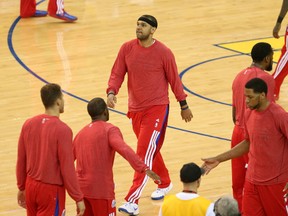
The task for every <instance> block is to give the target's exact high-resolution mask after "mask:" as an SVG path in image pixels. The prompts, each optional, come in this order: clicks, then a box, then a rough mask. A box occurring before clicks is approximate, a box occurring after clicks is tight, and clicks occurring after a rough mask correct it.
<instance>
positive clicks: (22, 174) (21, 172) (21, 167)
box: [16, 125, 27, 191]
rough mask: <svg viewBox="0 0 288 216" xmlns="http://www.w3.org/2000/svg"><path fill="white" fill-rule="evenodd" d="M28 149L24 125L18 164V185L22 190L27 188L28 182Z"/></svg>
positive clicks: (19, 144) (19, 143) (19, 146)
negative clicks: (26, 148) (25, 142)
mask: <svg viewBox="0 0 288 216" xmlns="http://www.w3.org/2000/svg"><path fill="white" fill-rule="evenodd" d="M26 176H27V174H26V151H25V144H24V125H23V127H22V130H21V133H20V137H19V140H18V156H17V164H16V177H17V186H18V189H19V190H20V191H23V190H25V184H26Z"/></svg>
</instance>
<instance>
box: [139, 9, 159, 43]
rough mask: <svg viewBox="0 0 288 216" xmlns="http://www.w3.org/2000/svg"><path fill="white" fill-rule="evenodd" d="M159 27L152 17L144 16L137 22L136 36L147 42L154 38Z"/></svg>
mask: <svg viewBox="0 0 288 216" xmlns="http://www.w3.org/2000/svg"><path fill="white" fill-rule="evenodd" d="M157 27H158V22H157V20H156V18H155V17H153V16H151V15H142V16H141V17H139V18H138V20H137V28H136V35H137V38H138V39H139V40H147V39H148V38H149V37H152V36H153V34H154V32H155V31H156V29H157Z"/></svg>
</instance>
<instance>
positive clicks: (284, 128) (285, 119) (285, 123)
mask: <svg viewBox="0 0 288 216" xmlns="http://www.w3.org/2000/svg"><path fill="white" fill-rule="evenodd" d="M274 118H275V121H276V122H277V121H279V122H280V124H279V127H280V130H281V132H282V134H283V135H284V136H285V137H286V138H287V139H288V113H287V112H286V111H285V110H283V112H282V113H281V114H280V115H276V116H274Z"/></svg>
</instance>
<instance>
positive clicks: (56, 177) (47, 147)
mask: <svg viewBox="0 0 288 216" xmlns="http://www.w3.org/2000/svg"><path fill="white" fill-rule="evenodd" d="M72 138H73V134H72V130H71V129H70V128H69V127H68V126H67V125H66V124H65V123H63V122H62V121H61V120H60V119H59V118H58V117H57V116H49V115H46V114H41V115H38V116H35V117H33V118H31V119H28V120H27V121H26V122H25V123H24V125H23V127H22V131H21V134H20V137H19V142H18V158H17V168H16V176H17V185H18V188H19V190H21V191H22V190H25V183H26V178H27V176H29V177H31V178H33V179H34V180H37V181H40V182H42V183H46V184H54V185H64V187H65V188H66V190H67V192H68V193H69V195H70V196H71V197H72V198H73V199H74V200H75V201H76V202H78V201H81V200H82V199H83V194H82V192H81V190H80V187H79V184H78V182H77V177H76V172H75V167H74V157H73V146H72Z"/></svg>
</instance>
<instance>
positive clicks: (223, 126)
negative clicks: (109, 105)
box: [0, 0, 288, 216]
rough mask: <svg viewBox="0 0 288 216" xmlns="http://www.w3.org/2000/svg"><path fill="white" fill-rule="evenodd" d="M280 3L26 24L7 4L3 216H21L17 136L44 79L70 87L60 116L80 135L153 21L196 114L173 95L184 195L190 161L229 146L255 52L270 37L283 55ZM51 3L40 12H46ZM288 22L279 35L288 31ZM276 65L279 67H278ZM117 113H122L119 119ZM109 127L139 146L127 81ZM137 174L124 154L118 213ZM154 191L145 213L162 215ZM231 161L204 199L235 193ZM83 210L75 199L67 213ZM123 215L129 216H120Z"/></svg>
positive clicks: (79, 4)
mask: <svg viewBox="0 0 288 216" xmlns="http://www.w3.org/2000/svg"><path fill="white" fill-rule="evenodd" d="M281 3H282V1H276V2H273V1H248V0H242V1H235V0H232V1H226V0H218V1H196V0H179V1H173V0H130V1H129V0H106V1H95V0H94V1H93V0H80V1H71V0H67V1H66V2H65V9H66V10H67V12H68V13H71V14H73V15H76V16H78V18H79V20H78V21H77V22H76V23H65V22H62V21H60V20H57V19H54V18H51V17H44V18H29V19H20V18H19V17H18V16H19V2H18V1H11V0H0V6H1V9H2V10H1V12H0V15H1V18H2V19H1V26H2V28H1V31H0V46H1V47H0V48H1V51H0V57H1V63H0V64H1V73H0V75H1V77H0V78H1V86H0V88H1V93H0V94H1V100H0V103H1V114H0V115H1V118H0V121H1V124H0V125H1V126H0V127H1V140H0V147H1V148H0V149H1V150H0V158H1V164H0V170H1V174H2V175H1V178H0V190H1V193H0V202H1V205H0V215H5V216H21V215H25V210H23V209H21V208H20V207H18V205H17V199H16V196H17V187H16V177H15V164H16V156H17V141H18V135H19V132H20V129H21V126H22V124H23V122H24V121H25V120H26V119H27V118H28V117H31V116H33V115H36V114H38V113H42V112H43V107H42V104H41V101H40V96H39V90H40V88H41V87H42V86H43V85H44V83H45V82H55V83H58V84H60V85H61V86H62V88H63V89H64V90H65V92H66V93H67V94H65V103H66V107H65V113H64V114H63V115H62V116H61V119H62V120H63V121H64V122H66V123H67V124H68V125H69V126H71V128H72V129H73V132H74V134H76V133H77V132H78V131H79V129H80V128H82V127H83V126H84V125H85V124H87V123H88V122H89V121H90V119H89V116H88V114H87V113H86V102H87V101H88V100H90V99H92V98H93V97H96V96H97V97H104V98H106V93H105V90H106V85H107V80H108V77H109V75H110V70H111V67H112V65H113V62H114V60H115V58H116V55H117V53H118V50H119V48H120V46H121V45H122V43H124V42H125V41H127V40H130V39H133V38H135V27H136V21H137V19H138V17H140V16H141V15H143V14H151V15H154V16H155V17H156V18H157V19H158V24H159V27H158V29H157V31H156V33H155V34H154V36H155V38H156V39H158V40H160V41H161V42H163V43H164V44H166V45H167V46H168V47H169V48H171V50H172V51H173V53H174V55H175V57H176V60H177V64H178V69H179V74H180V73H181V75H182V81H183V84H184V86H185V88H186V90H187V91H186V92H187V94H188V95H189V96H188V99H187V100H188V102H189V105H190V107H191V109H192V112H193V114H194V118H193V120H192V122H191V123H185V122H183V121H182V120H181V116H180V109H179V105H178V103H177V102H176V100H175V97H174V95H173V94H172V93H171V94H170V101H171V107H170V116H169V122H168V124H169V128H168V129H167V135H166V139H165V143H164V146H163V148H162V153H163V156H164V159H165V161H166V164H167V167H168V169H169V171H170V174H171V178H172V181H173V184H174V188H173V189H172V191H171V193H177V192H178V191H180V190H181V183H180V181H179V170H180V168H181V167H182V165H183V164H184V163H187V162H191V161H193V162H196V163H198V164H199V165H201V164H202V162H201V158H202V157H208V156H214V155H215V154H217V153H220V152H222V151H224V150H228V149H229V148H230V137H231V133H232V128H233V124H232V118H231V106H230V104H231V84H232V80H233V78H234V77H235V75H236V73H238V72H239V71H240V70H242V69H243V68H245V67H247V66H249V65H250V63H251V59H250V56H249V55H247V53H249V52H250V49H251V46H253V45H254V44H255V43H256V42H258V41H262V40H265V41H266V40H268V41H269V42H270V43H271V44H272V46H273V47H274V48H275V49H276V50H275V56H274V61H275V62H276V61H277V60H278V57H279V52H278V53H277V51H279V50H280V49H281V46H282V44H283V42H284V41H283V38H281V39H279V40H276V39H272V28H273V26H274V22H275V20H276V17H277V16H278V13H279V10H280V6H281ZM46 7H47V1H43V2H41V3H40V4H39V5H38V9H46ZM286 23H287V20H284V21H283V25H282V29H281V33H282V35H283V33H284V32H285V24H286ZM274 66H275V64H274ZM280 97H281V98H280V100H279V103H280V104H281V105H283V107H284V108H286V109H287V108H288V88H287V82H286V81H285V82H284V84H283V85H282V91H281V95H280ZM115 111H116V112H115ZM115 111H114V110H113V111H111V112H110V115H111V118H110V119H111V120H110V122H111V123H113V124H115V125H117V126H118V127H119V128H120V129H121V130H122V133H123V136H124V138H125V140H126V142H127V143H128V144H130V145H131V146H132V147H133V148H134V149H135V147H136V138H135V135H134V133H133V131H132V127H131V124H130V122H129V120H128V119H127V118H126V117H125V115H124V113H126V111H127V89H126V85H125V83H123V86H122V88H121V91H120V94H119V95H118V103H117V105H116V110H115ZM132 178H133V170H132V168H131V167H130V166H129V164H128V162H126V161H125V160H124V159H123V158H121V157H120V156H119V155H116V160H115V165H114V180H115V182H116V198H117V206H119V205H121V203H122V202H124V197H125V195H126V193H127V191H128V189H129V187H130V184H131V182H132ZM155 187H156V185H154V183H153V182H152V181H149V183H148V184H147V186H146V188H145V190H144V192H143V194H142V198H141V199H140V202H139V207H140V215H142V216H151V215H157V214H158V210H159V207H160V205H161V201H152V200H150V194H151V193H152V191H153V190H154V189H155ZM231 192H232V190H231V171H230V162H226V163H223V164H221V165H220V166H219V167H218V168H217V169H215V170H213V171H212V172H211V173H210V174H209V175H208V176H204V177H203V178H202V185H201V187H200V189H199V194H200V195H202V196H205V197H207V198H209V199H211V200H212V201H215V200H216V199H217V198H218V197H219V196H221V195H223V194H231ZM66 215H75V204H74V202H73V201H72V200H71V198H70V197H69V196H67V214H66ZM118 215H121V213H119V214H118Z"/></svg>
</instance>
